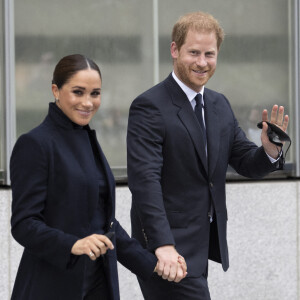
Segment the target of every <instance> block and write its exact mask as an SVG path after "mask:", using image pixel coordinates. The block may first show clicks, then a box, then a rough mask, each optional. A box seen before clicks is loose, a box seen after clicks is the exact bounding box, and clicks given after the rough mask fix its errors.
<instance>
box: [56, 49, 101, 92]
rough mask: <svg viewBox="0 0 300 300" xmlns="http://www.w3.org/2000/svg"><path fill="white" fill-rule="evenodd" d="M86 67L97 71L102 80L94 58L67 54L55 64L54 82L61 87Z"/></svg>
mask: <svg viewBox="0 0 300 300" xmlns="http://www.w3.org/2000/svg"><path fill="white" fill-rule="evenodd" d="M86 69H92V70H95V71H97V72H98V73H99V76H100V79H101V80H102V76H101V72H100V69H99V67H98V66H97V64H96V63H95V62H94V61H93V60H91V59H89V58H88V57H85V56H84V55H81V54H72V55H68V56H65V57H63V58H62V59H61V60H60V61H59V62H58V63H57V65H56V66H55V69H54V72H53V79H52V84H56V85H57V87H58V88H59V89H61V87H62V86H63V85H64V84H65V83H66V82H67V81H68V80H69V79H70V78H71V77H72V76H74V75H75V74H76V73H77V72H78V71H81V70H86Z"/></svg>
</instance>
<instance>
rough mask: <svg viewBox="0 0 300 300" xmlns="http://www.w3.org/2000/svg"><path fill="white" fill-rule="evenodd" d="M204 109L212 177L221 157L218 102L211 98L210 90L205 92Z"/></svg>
mask: <svg viewBox="0 0 300 300" xmlns="http://www.w3.org/2000/svg"><path fill="white" fill-rule="evenodd" d="M204 107H205V125H206V134H207V156H208V169H209V172H208V174H209V176H210V177H211V176H212V175H213V172H214V170H215V167H216V164H217V161H218V156H219V146H220V123H219V118H220V116H218V113H217V108H216V101H215V99H213V98H212V97H211V96H210V94H209V91H208V90H204Z"/></svg>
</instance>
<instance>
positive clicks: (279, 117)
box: [261, 105, 289, 159]
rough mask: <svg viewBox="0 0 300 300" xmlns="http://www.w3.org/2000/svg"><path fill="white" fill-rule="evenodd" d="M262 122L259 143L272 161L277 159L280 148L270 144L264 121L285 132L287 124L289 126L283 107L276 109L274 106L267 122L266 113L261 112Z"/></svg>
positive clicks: (276, 106)
mask: <svg viewBox="0 0 300 300" xmlns="http://www.w3.org/2000/svg"><path fill="white" fill-rule="evenodd" d="M262 121H263V128H262V132H261V142H262V145H263V147H264V149H265V152H266V153H267V154H268V155H269V156H271V157H272V158H274V159H277V158H278V155H279V153H280V152H281V148H280V147H279V146H276V145H275V144H273V143H271V142H270V140H269V138H268V135H267V130H268V124H267V123H265V122H264V121H268V122H270V123H273V124H275V125H276V126H278V127H279V128H280V129H282V130H283V131H284V132H285V131H286V129H287V127H288V124H289V116H288V115H284V107H283V106H280V107H279V108H278V105H274V106H273V109H272V112H271V120H270V121H269V120H268V111H267V110H266V109H264V110H263V112H262Z"/></svg>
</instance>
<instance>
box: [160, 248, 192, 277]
mask: <svg viewBox="0 0 300 300" xmlns="http://www.w3.org/2000/svg"><path fill="white" fill-rule="evenodd" d="M155 255H156V257H157V259H158V262H157V265H156V268H155V272H157V274H158V275H159V276H162V278H163V279H167V280H168V281H175V282H179V281H181V280H182V279H183V278H185V277H186V275H187V265H186V262H185V260H184V258H183V257H182V256H181V255H180V254H179V253H178V252H177V251H176V249H175V247H174V246H173V245H166V246H162V247H159V248H157V249H156V250H155Z"/></svg>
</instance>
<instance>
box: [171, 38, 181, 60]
mask: <svg viewBox="0 0 300 300" xmlns="http://www.w3.org/2000/svg"><path fill="white" fill-rule="evenodd" d="M178 52H179V51H178V48H177V45H176V43H175V42H172V43H171V55H172V58H173V59H174V58H177V57H178Z"/></svg>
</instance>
